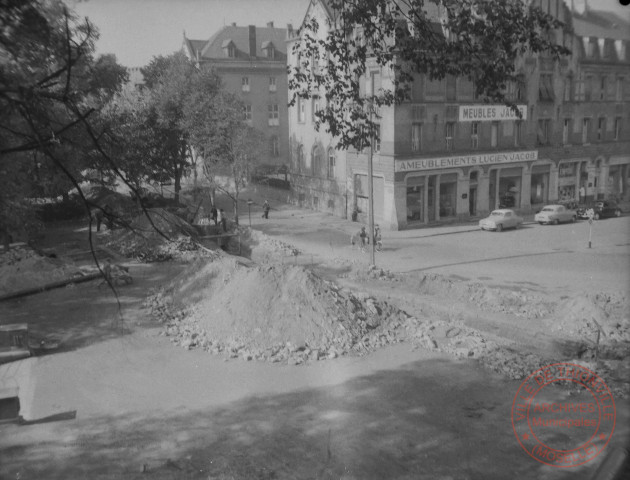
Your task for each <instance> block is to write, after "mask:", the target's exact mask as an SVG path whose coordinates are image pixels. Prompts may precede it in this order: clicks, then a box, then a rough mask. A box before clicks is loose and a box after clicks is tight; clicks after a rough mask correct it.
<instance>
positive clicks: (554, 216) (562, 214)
mask: <svg viewBox="0 0 630 480" xmlns="http://www.w3.org/2000/svg"><path fill="white" fill-rule="evenodd" d="M575 220H577V212H576V211H575V210H571V209H568V208H567V207H565V206H564V205H545V206H544V207H543V208H542V210H541V211H540V212H538V213H537V214H536V215H534V221H535V222H538V223H540V224H541V225H542V224H543V223H547V224H554V225H558V224H559V223H562V222H575Z"/></svg>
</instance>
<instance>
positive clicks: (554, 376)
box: [512, 363, 617, 468]
mask: <svg viewBox="0 0 630 480" xmlns="http://www.w3.org/2000/svg"><path fill="white" fill-rule="evenodd" d="M569 383H571V384H573V385H574V386H575V387H577V389H578V392H577V393H575V392H573V393H572V394H569V393H568V392H567V391H566V390H564V389H559V388H555V386H557V384H569ZM554 384H556V385H554ZM616 414H617V412H616V409H615V401H614V399H613V396H612V393H611V391H610V389H609V388H608V385H606V383H605V382H604V380H602V378H601V377H599V376H598V375H597V374H596V373H594V372H592V371H591V370H589V369H588V368H585V367H583V366H581V365H576V364H572V363H554V364H552V365H547V366H545V367H542V368H540V369H538V370H536V371H535V372H533V373H532V374H531V375H529V376H528V377H527V378H526V379H525V380H524V381H523V383H521V386H520V387H519V389H518V391H517V392H516V395H515V396H514V401H513V403H512V427H513V428H514V434H515V435H516V438H517V440H518V443H519V444H520V445H521V447H523V449H524V450H525V451H526V452H527V453H528V455H529V456H531V457H532V458H534V459H535V460H537V461H539V462H541V463H544V464H546V465H550V466H552V467H559V468H569V467H577V466H578V465H583V464H585V463H587V462H590V461H591V460H593V459H594V458H595V457H597V456H598V455H599V454H600V453H601V452H602V450H604V448H606V445H608V442H609V441H610V439H611V437H612V434H613V431H614V430H615V419H616Z"/></svg>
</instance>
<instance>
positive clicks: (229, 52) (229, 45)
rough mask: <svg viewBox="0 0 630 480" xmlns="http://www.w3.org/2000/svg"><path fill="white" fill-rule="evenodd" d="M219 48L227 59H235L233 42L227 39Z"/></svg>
mask: <svg viewBox="0 0 630 480" xmlns="http://www.w3.org/2000/svg"><path fill="white" fill-rule="evenodd" d="M221 48H222V49H223V53H224V54H225V56H226V57H228V58H234V57H236V46H235V45H234V42H233V41H232V40H230V39H229V38H228V39H227V40H225V41H224V42H223V45H221Z"/></svg>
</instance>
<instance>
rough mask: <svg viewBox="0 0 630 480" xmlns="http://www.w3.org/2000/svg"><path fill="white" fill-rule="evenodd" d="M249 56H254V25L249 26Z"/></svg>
mask: <svg viewBox="0 0 630 480" xmlns="http://www.w3.org/2000/svg"><path fill="white" fill-rule="evenodd" d="M249 56H250V57H252V58H256V26H255V25H250V26H249Z"/></svg>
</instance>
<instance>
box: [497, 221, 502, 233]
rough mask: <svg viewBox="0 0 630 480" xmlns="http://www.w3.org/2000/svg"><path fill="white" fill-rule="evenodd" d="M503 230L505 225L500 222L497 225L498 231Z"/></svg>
mask: <svg viewBox="0 0 630 480" xmlns="http://www.w3.org/2000/svg"><path fill="white" fill-rule="evenodd" d="M502 231H503V225H501V224H500V223H499V224H498V225H497V232H502Z"/></svg>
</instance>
